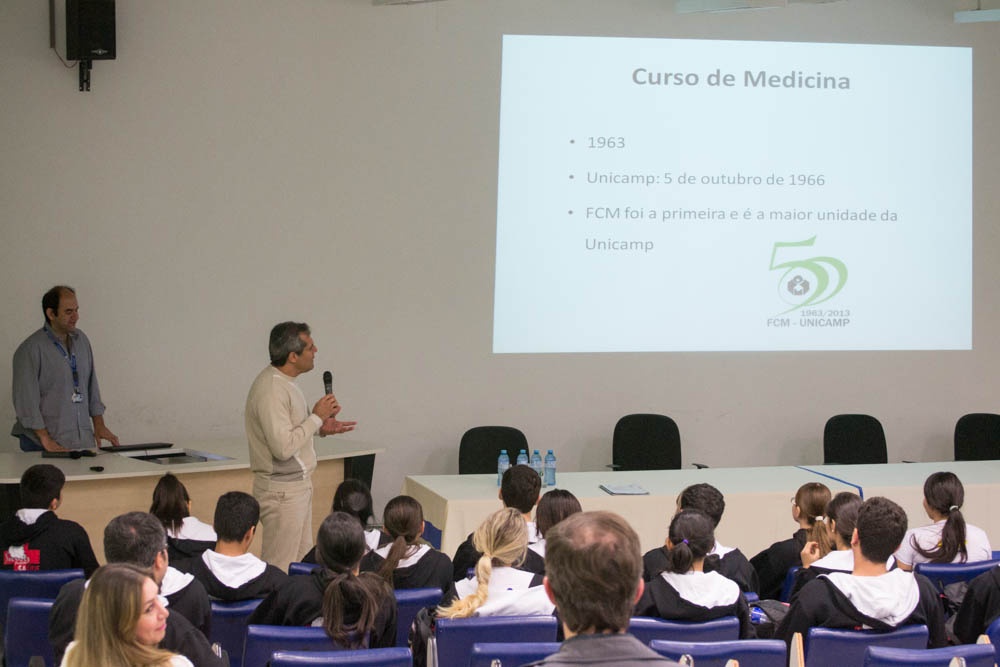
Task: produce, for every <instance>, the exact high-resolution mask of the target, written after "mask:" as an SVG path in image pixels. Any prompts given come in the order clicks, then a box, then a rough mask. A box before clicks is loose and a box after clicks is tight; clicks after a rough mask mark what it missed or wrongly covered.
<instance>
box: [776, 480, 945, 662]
mask: <svg viewBox="0 0 1000 667" xmlns="http://www.w3.org/2000/svg"><path fill="white" fill-rule="evenodd" d="M905 533H906V512H904V511H903V508H902V507H900V506H899V505H897V504H896V503H894V502H892V501H891V500H889V499H888V498H881V497H874V498H869V499H868V500H866V501H865V502H864V504H862V505H861V508H860V509H859V510H858V518H857V526H856V527H855V529H854V533H853V535H852V536H851V549H852V550H853V551H854V569H853V571H852V573H851V574H845V573H843V572H831V573H830V574H821V575H819V576H818V577H816V578H815V579H814V580H812V581H810V582H809V583H807V584H806V585H805V586H803V587H802V590H801V591H799V594H798V596H796V598H795V602H793V603H792V606H791V608H790V609H789V610H788V614H787V615H785V618H784V619H783V620H782V622H781V625H779V626H778V631H777V636H778V637H779V638H781V639H784V640H785V641H786V642H789V643H790V642H791V640H792V636H793V635H794V634H795V633H796V632H800V633H802V634H803V636H805V635H806V634H807V633H808V631H809V628H811V627H816V626H819V627H825V628H864V629H869V628H870V629H874V630H880V631H889V630H895V629H896V628H898V627H900V626H903V625H926V626H927V630H928V633H929V636H928V646H929V647H930V648H938V647H941V646H944V645H945V644H946V643H947V637H946V635H945V629H944V613H943V611H942V609H941V602H940V600H939V599H938V593H937V590H935V588H934V585H933V584H932V583H931V582H930V581H929V580H928V579H927V578H926V577H924V576H922V575H915V574H913V573H912V572H907V571H905V570H901V569H898V568H897V569H894V570H887V568H886V561H887V560H888V558H889V556H891V555H892V554H893V552H894V551H895V550H896V549H898V548H899V544H900V542H902V540H903V535H904V534H905Z"/></svg>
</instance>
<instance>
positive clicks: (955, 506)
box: [948, 505, 959, 512]
mask: <svg viewBox="0 0 1000 667" xmlns="http://www.w3.org/2000/svg"><path fill="white" fill-rule="evenodd" d="M957 509H959V507H958V505H952V506H951V507H949V508H948V511H949V512H954V511H955V510H957Z"/></svg>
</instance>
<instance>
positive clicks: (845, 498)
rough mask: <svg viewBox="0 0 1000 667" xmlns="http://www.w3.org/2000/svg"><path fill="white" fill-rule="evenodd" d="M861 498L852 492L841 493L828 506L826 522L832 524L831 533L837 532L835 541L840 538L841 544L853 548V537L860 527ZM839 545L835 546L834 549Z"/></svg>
mask: <svg viewBox="0 0 1000 667" xmlns="http://www.w3.org/2000/svg"><path fill="white" fill-rule="evenodd" d="M861 503H862V500H861V497H860V496H859V495H858V494H856V493H851V492H850V491H841V492H840V493H838V494H837V495H835V496H834V497H833V500H831V501H830V502H828V503H827V504H826V520H827V521H830V522H831V529H832V531H831V532H834V531H835V537H834V541H836V540H837V538H840V543H841V544H844V545H846V548H848V549H849V548H850V547H851V536H852V535H853V534H854V528H855V527H856V526H857V525H858V510H859V509H861ZM836 547H839V544H837V545H834V548H836Z"/></svg>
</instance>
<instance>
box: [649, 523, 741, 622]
mask: <svg viewBox="0 0 1000 667" xmlns="http://www.w3.org/2000/svg"><path fill="white" fill-rule="evenodd" d="M714 546H715V524H714V523H713V521H712V518H711V517H710V516H708V515H707V514H705V513H704V512H702V511H701V510H683V511H681V512H678V513H677V514H675V515H674V518H673V520H672V521H671V522H670V532H669V534H668V536H667V562H666V568H665V569H664V570H663V572H661V573H660V574H659V575H657V576H655V577H653V579H652V580H651V581H650V582H649V583H648V584H647V585H646V590H645V592H644V593H643V594H642V597H641V598H639V602H638V603H637V604H636V607H635V615H636V616H657V617H659V618H663V619H666V620H669V621H695V622H698V621H710V620H712V619H715V618H722V617H723V616H735V617H737V618H738V619H739V621H740V638H741V639H749V638H751V637H753V636H754V630H753V626H752V625H751V624H750V608H749V607H748V606H747V601H746V599H745V598H744V597H743V593H742V592H741V591H740V587H739V586H738V585H737V583H736V582H735V581H733V580H732V579H729V578H727V577H724V576H723V575H722V574H720V573H718V572H705V569H704V564H705V557H706V556H707V555H708V553H709V552H710V551H711V550H712V547H714Z"/></svg>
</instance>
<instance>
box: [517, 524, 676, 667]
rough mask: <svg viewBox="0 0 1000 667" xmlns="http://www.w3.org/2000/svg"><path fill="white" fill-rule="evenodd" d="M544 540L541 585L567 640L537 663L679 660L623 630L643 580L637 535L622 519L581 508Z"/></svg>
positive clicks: (613, 666)
mask: <svg viewBox="0 0 1000 667" xmlns="http://www.w3.org/2000/svg"><path fill="white" fill-rule="evenodd" d="M546 543H547V544H546V549H545V551H546V558H547V561H546V570H547V571H546V576H545V586H544V588H545V592H546V594H547V595H548V598H549V599H550V600H551V601H552V602H553V603H554V604H555V606H556V607H557V609H558V610H559V618H560V620H561V621H562V627H563V633H564V635H565V637H566V641H564V642H563V644H562V647H560V649H559V652H558V653H555V654H553V655H550V656H549V657H547V658H545V659H544V660H541V661H540V662H536V663H534V665H535V666H536V667H539V666H544V667H549V666H553V667H554V666H556V665H603V666H604V667H633V666H634V665H640V664H641V665H674V666H676V665H677V663H675V662H673V661H672V660H668V659H666V658H664V657H661V656H660V655H658V654H657V653H656V652H654V651H653V650H652V649H650V648H649V647H648V646H646V645H644V644H643V643H642V642H640V641H639V640H638V639H636V638H635V637H633V636H632V635H630V634H628V633H627V629H628V624H629V619H630V617H631V615H632V606H633V605H634V604H635V603H636V601H637V600H638V599H639V597H640V596H641V595H642V590H643V581H642V559H641V557H640V555H639V554H640V553H641V552H640V550H639V536H638V535H637V534H636V532H635V530H633V529H632V527H631V526H629V524H628V522H627V521H625V519H623V518H622V517H620V516H618V515H617V514H612V513H611V512H580V513H577V514H574V515H572V516H570V517H567V518H566V519H565V520H563V521H561V522H559V524H557V525H556V526H555V527H554V528H552V529H551V530H549V531H548V532H547V533H546Z"/></svg>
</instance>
